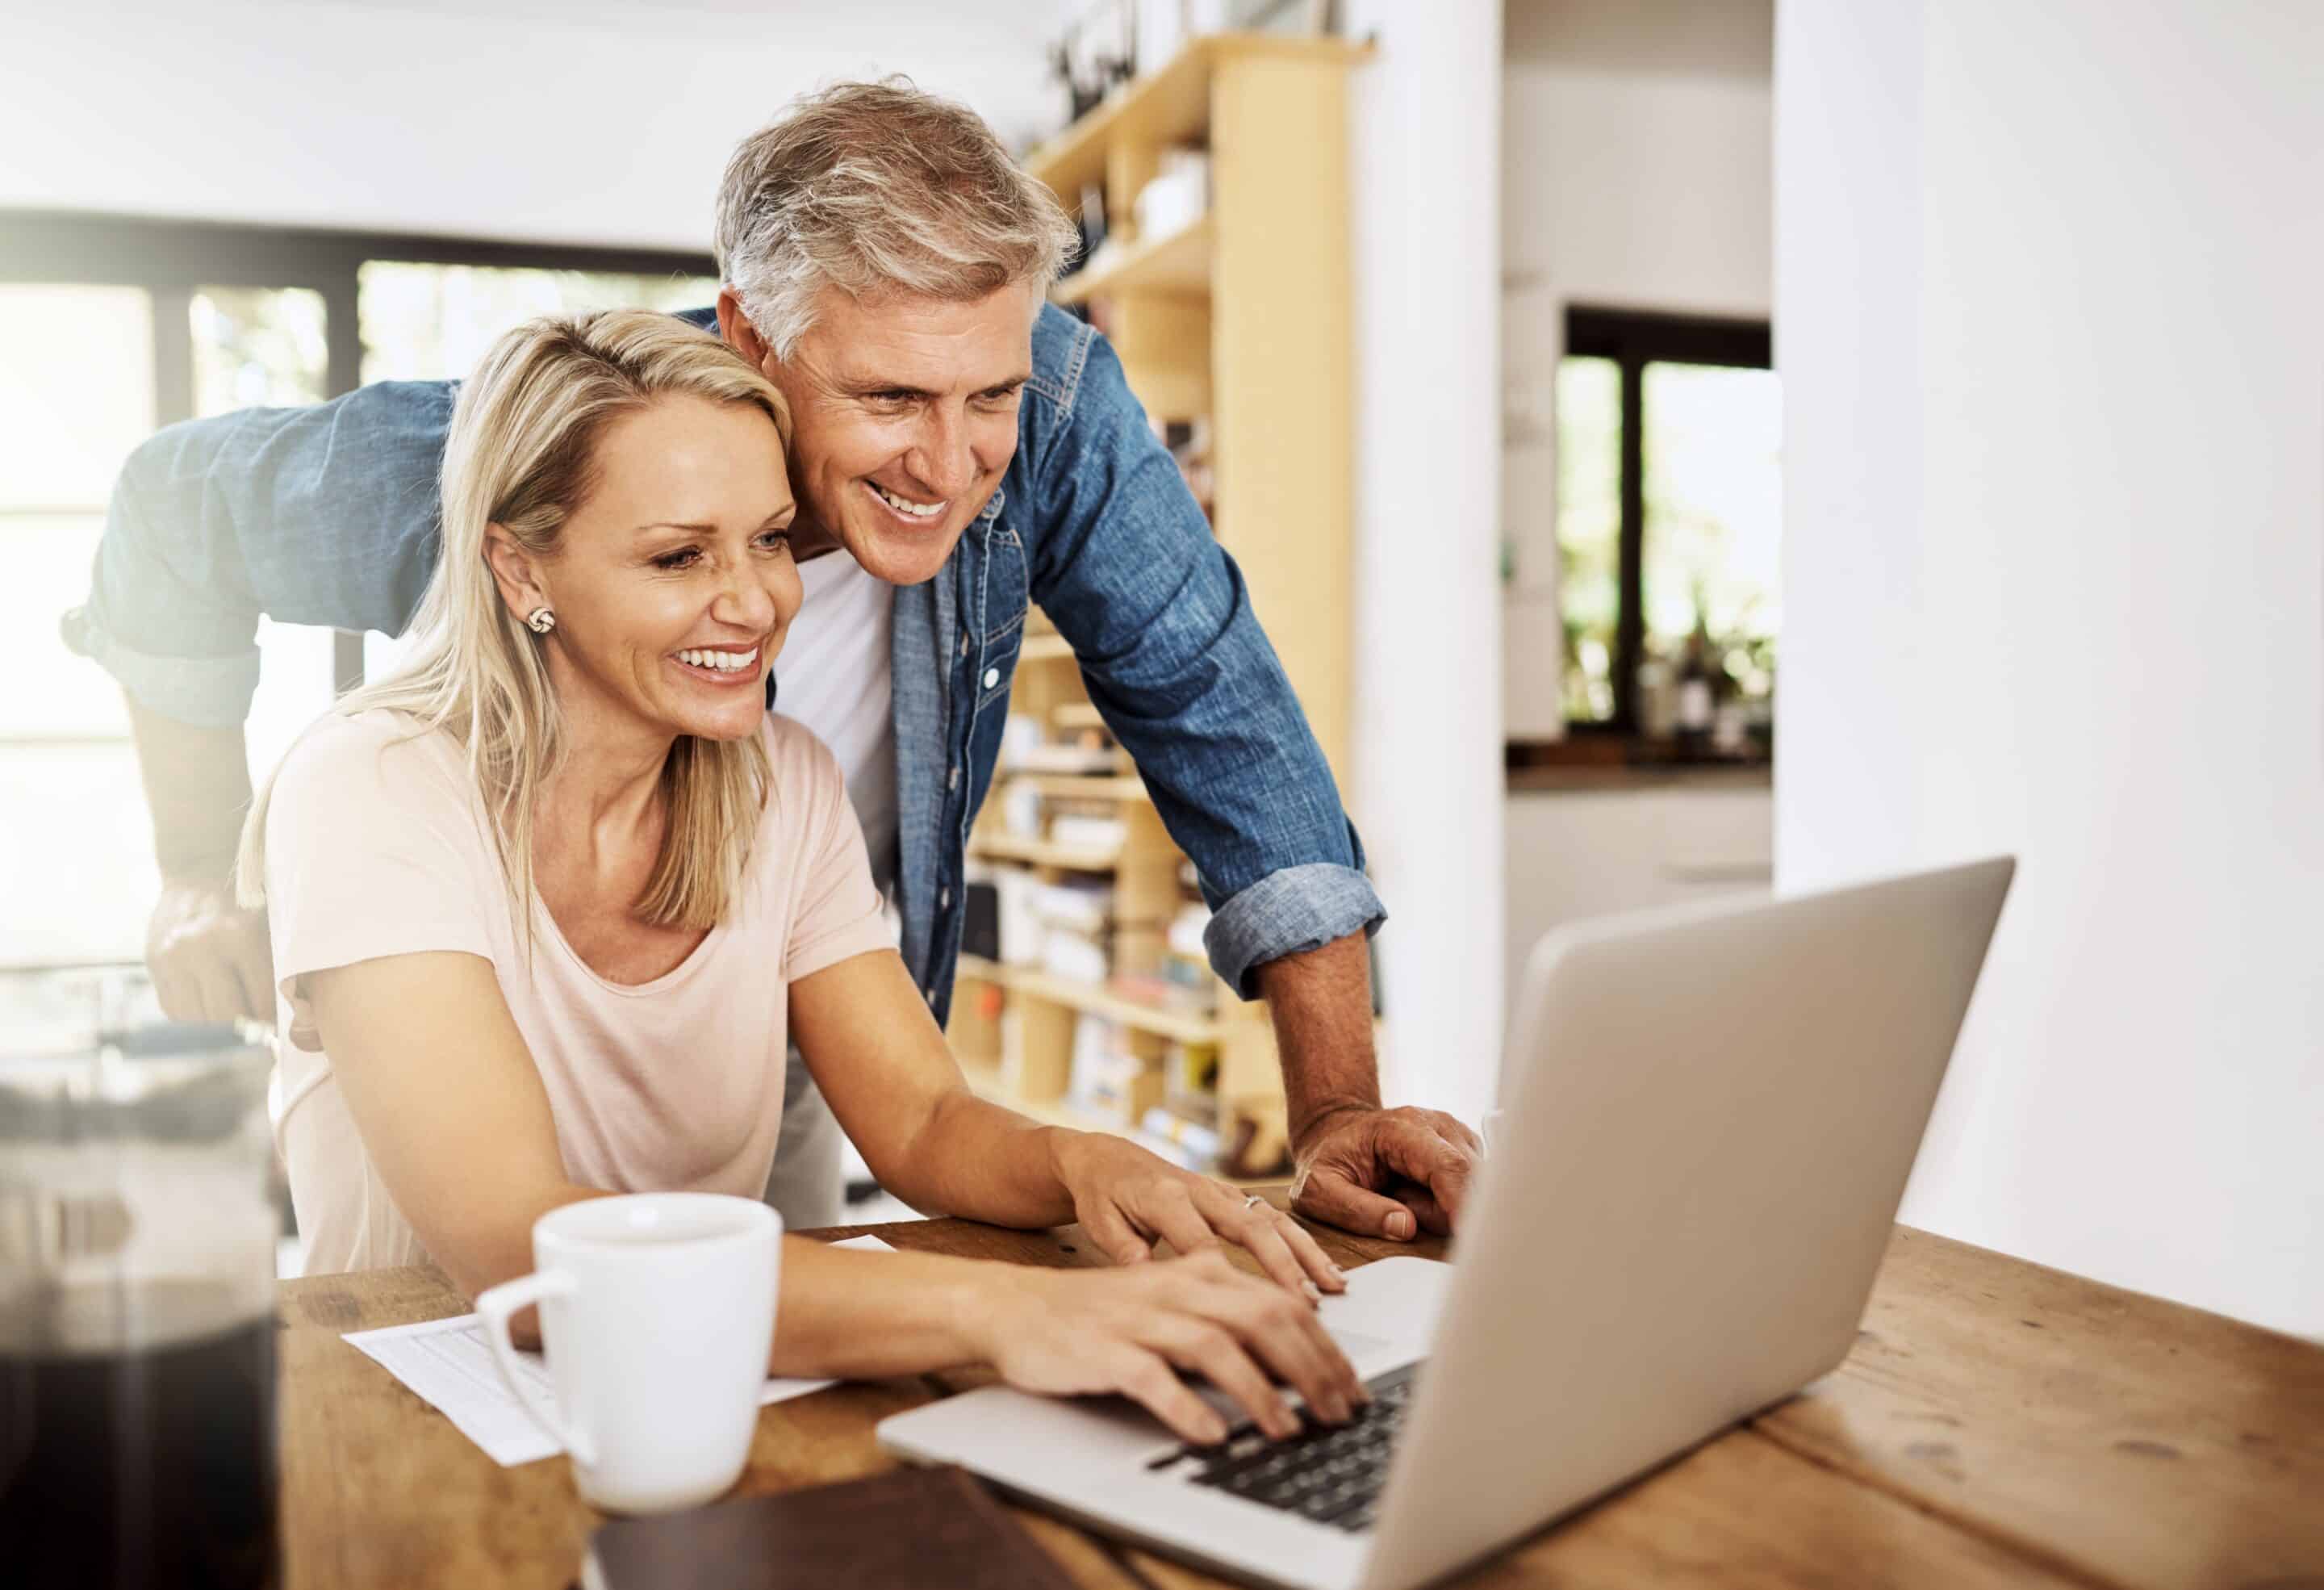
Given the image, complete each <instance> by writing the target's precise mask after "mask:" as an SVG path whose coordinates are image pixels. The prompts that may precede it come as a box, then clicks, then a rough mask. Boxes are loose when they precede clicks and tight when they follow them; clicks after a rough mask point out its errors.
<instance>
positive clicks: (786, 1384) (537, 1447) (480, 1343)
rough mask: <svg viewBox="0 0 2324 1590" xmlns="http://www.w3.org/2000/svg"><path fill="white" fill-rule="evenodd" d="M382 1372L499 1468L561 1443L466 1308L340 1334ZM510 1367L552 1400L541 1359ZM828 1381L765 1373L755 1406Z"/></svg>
mask: <svg viewBox="0 0 2324 1590" xmlns="http://www.w3.org/2000/svg"><path fill="white" fill-rule="evenodd" d="M832 1245H833V1246H834V1247H839V1248H862V1249H865V1250H868V1251H870V1252H872V1253H894V1252H895V1251H896V1250H895V1249H893V1248H891V1247H890V1246H889V1245H888V1244H887V1243H883V1242H881V1240H880V1239H879V1238H878V1237H876V1236H857V1237H850V1238H848V1239H847V1241H845V1242H844V1243H833V1244H832ZM344 1339H345V1340H346V1341H347V1342H349V1343H351V1344H352V1345H355V1347H356V1348H358V1349H360V1350H361V1351H362V1352H363V1353H364V1355H365V1356H367V1357H369V1358H371V1359H372V1360H373V1361H374V1362H375V1363H377V1364H379V1365H380V1366H381V1367H383V1368H384V1369H385V1370H386V1371H387V1372H388V1373H390V1374H392V1375H393V1376H394V1377H395V1378H396V1379H397V1380H400V1381H401V1382H403V1383H404V1384H405V1385H406V1386H409V1387H410V1389H411V1391H413V1392H414V1393H415V1394H416V1395H418V1396H419V1398H420V1400H422V1401H424V1402H426V1403H427V1404H428V1405H429V1406H430V1407H431V1408H435V1409H438V1410H440V1411H441V1412H442V1413H443V1415H444V1416H445V1417H446V1418H447V1419H450V1420H451V1421H452V1422H453V1423H454V1424H455V1425H457V1426H458V1427H459V1430H460V1433H461V1434H462V1435H464V1436H466V1437H468V1439H470V1440H471V1441H474V1442H475V1444H476V1445H477V1446H479V1447H483V1448H484V1455H485V1456H487V1457H490V1458H491V1459H492V1460H493V1462H494V1463H497V1464H499V1465H501V1466H502V1467H503V1468H507V1467H510V1466H512V1465H516V1464H520V1463H535V1462H538V1461H539V1460H540V1459H541V1458H544V1457H554V1456H557V1455H558V1453H559V1452H562V1451H563V1450H564V1448H563V1447H560V1446H558V1443H557V1440H556V1437H553V1436H551V1435H549V1432H548V1431H546V1430H544V1429H542V1428H540V1427H539V1425H537V1424H535V1423H533V1422H532V1416H531V1415H530V1414H528V1413H527V1412H525V1410H524V1408H523V1406H522V1405H521V1403H519V1402H518V1401H517V1400H516V1398H515V1397H513V1396H512V1395H511V1394H510V1392H509V1389H508V1385H507V1383H506V1382H503V1380H502V1379H501V1372H500V1370H499V1368H498V1367H497V1366H496V1365H495V1364H493V1349H492V1346H491V1345H490V1344H489V1343H488V1342H486V1341H485V1339H484V1325H483V1323H482V1322H481V1321H480V1320H479V1319H478V1318H477V1317H476V1316H475V1315H473V1314H460V1315H455V1316H454V1317H452V1318H450V1319H431V1320H429V1321H428V1322H427V1323H425V1324H423V1325H391V1326H388V1327H384V1328H383V1329H380V1330H359V1331H350V1332H349V1333H347V1335H346V1337H345V1338H344ZM517 1361H518V1371H519V1373H522V1374H525V1375H529V1376H530V1377H531V1381H532V1384H533V1385H534V1386H535V1387H537V1388H538V1389H539V1392H540V1394H541V1396H542V1398H543V1399H545V1400H548V1401H549V1403H551V1404H552V1405H553V1404H554V1403H555V1402H556V1400H557V1392H556V1390H555V1388H554V1386H553V1384H552V1382H550V1380H549V1365H548V1364H547V1363H546V1362H545V1361H544V1360H543V1359H542V1357H541V1355H540V1354H538V1353H519V1354H517ZM837 1383H838V1382H836V1381H827V1380H825V1381H811V1380H787V1379H784V1378H782V1377H781V1376H774V1375H770V1376H769V1377H768V1380H767V1383H766V1385H765V1386H764V1388H763V1389H761V1391H760V1393H759V1406H760V1407H761V1408H764V1407H766V1406H767V1405H768V1404H769V1403H770V1402H781V1401H784V1400H788V1399H789V1398H792V1397H804V1396H806V1395H807V1393H808V1392H809V1391H821V1390H823V1389H824V1387H825V1386H829V1385H836V1384H837Z"/></svg>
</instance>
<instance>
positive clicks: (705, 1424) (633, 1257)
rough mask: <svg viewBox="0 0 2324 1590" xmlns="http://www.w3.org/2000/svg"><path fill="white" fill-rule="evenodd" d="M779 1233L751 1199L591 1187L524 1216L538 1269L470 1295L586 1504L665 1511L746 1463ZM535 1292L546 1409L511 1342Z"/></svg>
mask: <svg viewBox="0 0 2324 1590" xmlns="http://www.w3.org/2000/svg"><path fill="white" fill-rule="evenodd" d="M782 1229H783V1225H782V1218H781V1216H778V1215H777V1214H776V1213H775V1212H774V1211H773V1210H772V1209H770V1208H769V1207H768V1206H766V1205H764V1204H762V1203H760V1202H759V1201H758V1200H757V1199H755V1198H737V1197H726V1196H724V1195H723V1194H719V1193H630V1194H624V1195H622V1196H621V1197H609V1198H587V1199H584V1200H583V1201H582V1202H580V1203H577V1204H567V1205H565V1206H563V1207H562V1208H558V1209H552V1210H550V1211H549V1213H548V1214H546V1215H544V1216H541V1217H540V1218H539V1220H537V1221H535V1222H534V1223H533V1227H532V1262H533V1273H531V1274H530V1275H526V1276H520V1277H519V1278H517V1279H516V1280H512V1281H509V1282H507V1283H505V1284H504V1285H502V1286H496V1287H493V1289H492V1290H489V1291H487V1292H485V1293H484V1295H483V1296H482V1297H480V1298H478V1299H476V1312H477V1313H478V1314H479V1315H481V1316H482V1317H483V1318H484V1336H485V1338H486V1339H487V1340H488V1341H490V1342H491V1343H492V1347H493V1358H494V1359H495V1360H496V1361H497V1362H498V1363H499V1364H500V1370H501V1377H502V1378H503V1380H505V1381H506V1382H508V1385H509V1389H510V1390H511V1391H513V1392H515V1393H516V1397H517V1400H518V1401H520V1402H521V1403H522V1404H523V1405H524V1408H525V1410H526V1411H527V1412H529V1413H530V1414H531V1415H532V1417H533V1419H535V1420H536V1421H537V1422H538V1423H539V1426H540V1428H542V1429H544V1430H546V1431H548V1432H549V1435H550V1436H552V1437H555V1438H556V1439H557V1440H558V1442H559V1443H560V1444H562V1445H563V1447H565V1450H566V1452H567V1454H568V1455H570V1456H571V1457H572V1459H573V1477H574V1483H575V1484H576V1486H577V1487H578V1489H579V1490H580V1493H581V1497H582V1500H583V1501H585V1502H589V1503H590V1504H591V1505H592V1506H595V1507H597V1508H601V1509H603V1510H604V1511H608V1512H663V1511H670V1510H672V1509H675V1508H681V1507H693V1506H696V1505H697V1504H699V1503H701V1502H707V1501H709V1500H710V1499H711V1498H712V1497H714V1496H716V1495H718V1494H719V1493H721V1492H723V1491H724V1490H725V1489H726V1487H727V1486H729V1485H731V1484H733V1483H734V1481H735V1480H736V1479H737V1478H738V1477H739V1476H740V1475H741V1474H742V1465H743V1464H744V1463H745V1462H747V1461H748V1460H749V1457H750V1454H751V1438H752V1435H753V1433H754V1432H755V1431H756V1429H757V1428H758V1422H759V1392H760V1388H761V1384H762V1383H763V1382H765V1380H766V1377H767V1353H768V1350H769V1348H770V1346H771V1345H772V1344H773V1341H774V1335H775V1288H776V1284H777V1281H778V1280H779V1271H780V1253H781V1249H782V1243H781V1240H780V1239H781V1236H782ZM533 1303H538V1304H539V1306H540V1335H541V1342H542V1345H544V1346H545V1347H546V1348H547V1349H548V1352H549V1378H550V1380H551V1382H553V1383H554V1385H555V1387H556V1397H555V1402H554V1405H553V1406H552V1405H550V1403H549V1401H548V1400H545V1399H543V1398H542V1397H541V1395H540V1394H539V1390H538V1388H537V1387H536V1386H535V1385H534V1384H532V1383H531V1380H532V1377H531V1375H530V1373H527V1372H528V1369H529V1367H530V1366H529V1365H525V1364H521V1362H520V1361H519V1360H518V1358H517V1355H516V1346H515V1344H514V1343H512V1342H511V1341H510V1340H509V1317H510V1316H511V1315H512V1314H514V1313H515V1312H516V1311H517V1310H518V1309H520V1308H524V1307H525V1306H527V1305H528V1304H533Z"/></svg>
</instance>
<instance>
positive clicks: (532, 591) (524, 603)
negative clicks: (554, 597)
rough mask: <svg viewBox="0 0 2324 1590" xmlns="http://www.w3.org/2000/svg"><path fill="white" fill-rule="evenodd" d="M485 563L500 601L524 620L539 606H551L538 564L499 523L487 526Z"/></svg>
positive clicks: (519, 620) (485, 531)
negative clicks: (491, 574)
mask: <svg viewBox="0 0 2324 1590" xmlns="http://www.w3.org/2000/svg"><path fill="white" fill-rule="evenodd" d="M484 563H485V566H486V567H487V568H489V569H492V571H493V584H494V585H496V586H498V587H500V589H501V600H502V601H503V602H505V603H507V604H508V610H509V611H510V612H511V613H513V614H515V615H516V616H517V619H518V622H520V623H521V622H522V621H523V620H524V618H525V615H528V614H530V613H531V612H532V611H533V610H534V609H535V608H537V607H551V606H554V605H555V604H554V603H552V602H550V601H549V592H548V591H547V590H546V589H545V588H543V587H542V586H541V583H540V572H539V567H538V566H537V565H536V564H535V563H534V562H533V559H532V554H531V553H530V552H528V551H526V550H524V549H523V548H522V547H520V546H518V545H517V544H516V538H515V537H514V536H512V535H511V534H509V532H507V531H506V530H505V529H503V527H502V526H500V525H498V524H487V525H486V526H484Z"/></svg>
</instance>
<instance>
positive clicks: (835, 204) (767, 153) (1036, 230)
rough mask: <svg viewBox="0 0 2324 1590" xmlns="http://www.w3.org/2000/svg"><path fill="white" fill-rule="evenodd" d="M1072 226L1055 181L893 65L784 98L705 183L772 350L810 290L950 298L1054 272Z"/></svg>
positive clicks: (737, 276)
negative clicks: (1031, 172)
mask: <svg viewBox="0 0 2324 1590" xmlns="http://www.w3.org/2000/svg"><path fill="white" fill-rule="evenodd" d="M1077 241H1078V234H1077V233H1076V231H1075V229H1074V224H1073V222H1072V221H1071V220H1069V219H1068V218H1067V217H1066V216H1065V209H1064V207H1063V206H1061V205H1059V204H1058V203H1057V200H1056V195H1054V194H1052V193H1051V192H1050V191H1049V190H1048V189H1047V187H1046V186H1045V185H1043V184H1042V183H1040V182H1037V181H1036V180H1034V179H1033V178H1031V177H1030V176H1028V175H1027V174H1026V173H1025V172H1024V171H1022V170H1021V169H1019V166H1018V164H1017V162H1015V161H1012V160H1010V158H1009V152H1008V151H1007V150H1005V149H1003V148H1002V147H1001V141H1000V140H999V139H997V138H995V137H994V136H993V135H992V130H991V128H990V127H988V126H986V125H984V123H983V121H982V118H980V117H979V116H977V115H976V113H975V112H974V111H973V110H970V109H969V108H968V107H967V106H962V105H955V104H954V103H953V102H952V101H950V100H947V99H940V98H938V97H936V96H935V95H933V94H926V93H923V92H921V91H920V90H919V89H918V88H914V87H912V85H911V84H910V83H909V82H908V81H907V80H906V79H902V78H890V79H887V80H886V81H884V82H879V83H842V84H839V85H838V86H837V87H835V88H825V89H823V90H821V91H819V92H817V93H813V94H808V95H805V96H803V97H800V98H799V99H798V100H797V101H796V102H795V103H793V105H792V106H790V108H789V109H788V110H787V111H785V112H784V113H783V115H782V116H779V117H778V118H777V119H776V120H775V121H774V122H772V123H770V125H767V126H765V127H762V128H761V129H760V130H759V131H758V132H756V133H753V134H751V136H750V137H748V138H746V139H744V140H743V141H742V147H741V148H739V149H737V150H735V152H734V158H733V159H732V160H731V161H729V162H726V175H725V178H724V180H722V181H721V182H720V183H719V185H718V235H717V249H718V269H719V272H720V273H721V275H722V276H723V277H724V280H725V282H726V285H727V286H729V287H731V288H733V291H734V295H735V297H736V298H738V299H739V300H741V301H742V312H743V313H744V314H745V315H746V316H748V317H749V318H750V321H751V324H752V326H753V327H754V328H757V330H758V333H759V335H760V336H761V337H764V338H765V339H766V340H767V344H768V346H769V347H771V348H773V350H774V352H775V354H776V356H777V357H788V356H789V354H790V352H791V350H792V348H794V347H797V346H798V339H799V337H801V336H803V335H804V334H805V333H806V331H807V327H808V325H809V324H810V323H811V322H812V320H813V319H814V313H815V300H816V296H817V295H818V294H819V293H820V292H821V291H823V289H824V288H825V287H836V288H838V289H840V290H841V291H844V292H846V293H849V294H851V295H853V296H854V297H856V298H875V297H877V296H879V295H880V294H881V293H883V292H908V293H915V294H919V295H922V296H925V297H929V298H938V299H945V300H950V301H953V302H965V301H969V300H975V299H980V298H983V297H986V296H987V295H989V294H991V293H992V292H994V291H998V290H999V289H1001V288H1002V287H1006V286H1009V285H1010V284H1011V283H1013V282H1037V283H1038V284H1039V285H1040V286H1041V287H1043V288H1046V287H1047V285H1048V284H1049V283H1050V282H1053V281H1055V280H1056V276H1057V273H1058V272H1059V271H1060V270H1062V269H1063V268H1064V266H1065V260H1066V259H1067V257H1068V256H1069V255H1070V254H1072V252H1073V249H1074V245H1075V244H1076V242H1077Z"/></svg>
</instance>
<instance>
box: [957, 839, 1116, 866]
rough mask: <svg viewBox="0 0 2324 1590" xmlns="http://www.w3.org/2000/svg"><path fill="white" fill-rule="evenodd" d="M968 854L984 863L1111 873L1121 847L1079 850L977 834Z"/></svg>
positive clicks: (1045, 843)
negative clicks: (1010, 863) (1009, 863)
mask: <svg viewBox="0 0 2324 1590" xmlns="http://www.w3.org/2000/svg"><path fill="white" fill-rule="evenodd" d="M968 853H969V855H973V856H975V857H977V858H978V859H980V860H983V861H1021V862H1026V863H1028V864H1031V865H1033V866H1037V867H1062V868H1064V869H1065V871H1067V872H1076V873H1110V872H1111V871H1113V869H1114V868H1115V867H1116V866H1117V865H1119V864H1120V861H1121V848H1120V846H1114V847H1113V848H1112V849H1110V850H1080V849H1076V848H1074V846H1070V845H1052V844H1050V843H1049V842H1048V841H1047V840H1046V839H1025V838H1020V837H1018V836H1017V835H1014V834H987V835H978V836H977V837H974V838H973V839H971V840H970V841H969V846H968Z"/></svg>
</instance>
